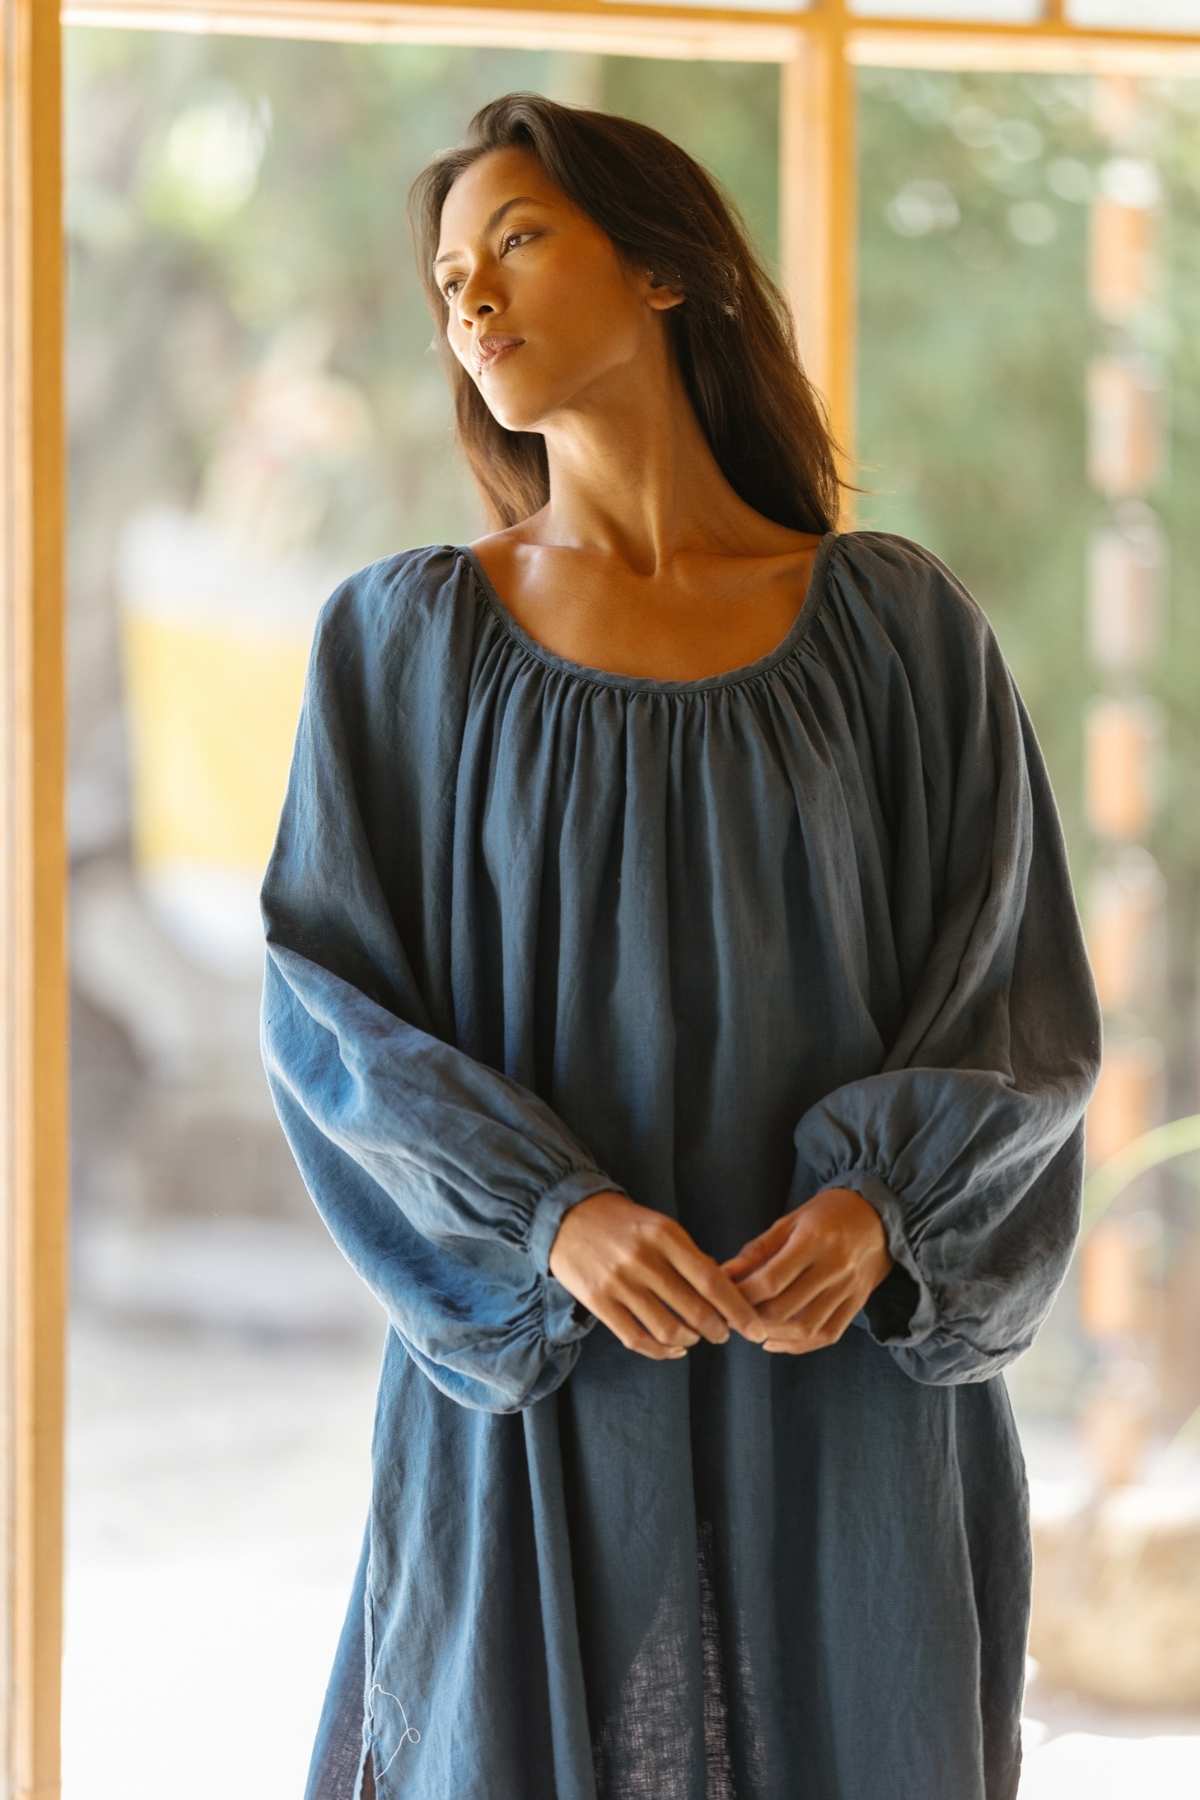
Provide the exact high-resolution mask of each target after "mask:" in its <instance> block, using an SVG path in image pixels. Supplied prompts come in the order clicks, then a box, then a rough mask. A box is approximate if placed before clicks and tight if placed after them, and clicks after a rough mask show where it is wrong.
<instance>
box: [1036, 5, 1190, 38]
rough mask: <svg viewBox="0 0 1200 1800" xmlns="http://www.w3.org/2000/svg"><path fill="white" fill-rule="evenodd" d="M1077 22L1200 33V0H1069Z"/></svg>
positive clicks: (1071, 15) (1069, 9) (1069, 10)
mask: <svg viewBox="0 0 1200 1800" xmlns="http://www.w3.org/2000/svg"><path fill="white" fill-rule="evenodd" d="M1067 17H1068V19H1069V20H1070V21H1071V23H1072V24H1073V25H1113V26H1124V27H1125V28H1126V29H1127V30H1129V31H1135V30H1136V31H1190V32H1196V33H1200V0H1067Z"/></svg>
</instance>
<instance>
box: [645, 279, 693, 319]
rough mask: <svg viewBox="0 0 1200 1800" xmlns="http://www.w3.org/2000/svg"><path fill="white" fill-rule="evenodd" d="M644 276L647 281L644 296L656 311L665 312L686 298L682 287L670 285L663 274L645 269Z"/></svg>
mask: <svg viewBox="0 0 1200 1800" xmlns="http://www.w3.org/2000/svg"><path fill="white" fill-rule="evenodd" d="M646 276H647V280H648V283H649V287H648V290H647V293H646V298H647V300H648V301H649V302H650V304H651V306H653V307H654V309H655V311H656V312H665V311H666V310H667V309H668V308H669V307H672V306H681V305H682V304H683V302H684V301H685V300H686V299H687V295H686V294H685V293H684V291H683V289H682V288H678V287H672V286H671V283H670V282H669V281H668V280H667V278H666V276H665V275H660V274H658V273H657V271H656V270H654V269H647V271H646Z"/></svg>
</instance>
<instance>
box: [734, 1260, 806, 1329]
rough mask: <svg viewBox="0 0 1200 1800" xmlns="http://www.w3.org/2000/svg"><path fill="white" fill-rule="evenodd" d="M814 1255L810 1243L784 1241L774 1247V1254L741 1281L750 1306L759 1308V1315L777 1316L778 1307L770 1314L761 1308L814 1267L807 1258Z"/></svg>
mask: <svg viewBox="0 0 1200 1800" xmlns="http://www.w3.org/2000/svg"><path fill="white" fill-rule="evenodd" d="M815 1254H816V1252H815V1251H814V1249H813V1248H812V1246H807V1245H803V1244H796V1243H794V1242H792V1243H787V1244H784V1245H783V1246H782V1247H781V1248H780V1249H778V1250H776V1252H775V1253H774V1255H773V1256H769V1257H768V1258H767V1260H766V1262H764V1263H762V1264H761V1265H760V1266H759V1267H758V1268H757V1269H753V1270H751V1272H750V1274H749V1275H747V1276H745V1277H744V1279H743V1280H742V1281H741V1283H740V1290H741V1292H742V1293H743V1294H744V1295H745V1297H746V1299H747V1300H749V1302H750V1303H751V1305H752V1306H754V1307H755V1308H756V1309H757V1310H758V1312H759V1315H760V1317H765V1318H771V1317H776V1318H778V1317H779V1316H780V1314H779V1308H778V1306H777V1307H776V1308H775V1311H774V1313H773V1314H772V1313H771V1312H769V1311H768V1312H766V1313H764V1312H763V1307H764V1306H765V1304H766V1302H767V1301H769V1300H771V1301H774V1300H778V1298H779V1296H780V1295H781V1294H785V1293H787V1291H788V1290H789V1289H790V1288H792V1287H793V1286H794V1285H795V1283H796V1282H797V1280H798V1279H800V1278H801V1277H802V1276H804V1275H805V1274H807V1273H808V1272H809V1271H810V1270H811V1269H812V1268H813V1267H814V1266H815V1264H814V1263H813V1262H810V1261H808V1260H807V1259H808V1258H809V1257H812V1256H815Z"/></svg>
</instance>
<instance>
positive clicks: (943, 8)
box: [850, 0, 1042, 25]
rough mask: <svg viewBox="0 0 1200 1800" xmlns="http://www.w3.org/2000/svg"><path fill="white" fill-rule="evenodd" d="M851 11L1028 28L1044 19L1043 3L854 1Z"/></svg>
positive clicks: (880, 16)
mask: <svg viewBox="0 0 1200 1800" xmlns="http://www.w3.org/2000/svg"><path fill="white" fill-rule="evenodd" d="M850 10H851V12H855V13H862V14H863V15H864V16H866V17H870V18H875V19H949V20H964V19H965V20H974V21H976V22H977V23H979V24H981V25H982V24H988V25H997V24H1000V25H1028V24H1030V23H1032V21H1033V20H1035V19H1038V18H1040V17H1041V10H1042V9H1041V4H1040V0H850Z"/></svg>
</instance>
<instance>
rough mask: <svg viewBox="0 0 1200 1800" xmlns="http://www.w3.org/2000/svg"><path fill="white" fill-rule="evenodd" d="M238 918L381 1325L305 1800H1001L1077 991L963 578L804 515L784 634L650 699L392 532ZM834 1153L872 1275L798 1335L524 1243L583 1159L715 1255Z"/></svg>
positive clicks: (597, 1178) (331, 1210)
mask: <svg viewBox="0 0 1200 1800" xmlns="http://www.w3.org/2000/svg"><path fill="white" fill-rule="evenodd" d="M261 901H262V915H263V922H264V928H265V939H266V955H265V973H264V985H263V994H262V1011H261V1049H262V1056H263V1064H264V1068H265V1071H266V1075H267V1080H268V1084H269V1087H270V1090H271V1094H272V1098H273V1101H274V1104H275V1107H276V1109H277V1111H278V1115H279V1120H280V1123H281V1125H282V1128H283V1131H284V1133H285V1135H286V1137H287V1140H288V1142H289V1144H290V1146H291V1150H292V1153H293V1155H294V1158H295V1161H296V1163H297V1166H298V1169H299V1172H300V1175H301V1176H302V1178H303V1184H304V1186H305V1187H306V1188H307V1190H308V1193H309V1194H310V1195H311V1197H312V1201H313V1202H314V1203H315V1205H316V1207H317V1208H318V1210H319V1212H320V1214H321V1216H322V1218H323V1219H324V1221H325V1224H326V1225H327V1226H328V1229H329V1232H330V1233H331V1235H332V1237H333V1238H334V1240H335V1242H336V1244H337V1245H338V1247H339V1248H340V1249H341V1251H342V1252H343V1254H344V1255H345V1257H346V1258H347V1260H348V1261H349V1263H350V1264H351V1266H352V1267H353V1268H354V1269H355V1270H356V1271H357V1272H358V1274H359V1276H361V1278H362V1280H363V1281H364V1282H365V1283H366V1284H367V1286H368V1288H369V1289H370V1291H371V1292H372V1293H373V1294H374V1296H375V1297H376V1299H377V1300H378V1301H379V1303H380V1306H381V1307H382V1309H383V1311H384V1313H385V1315H386V1328H385V1333H384V1340H383V1349H382V1356H381V1364H380V1374H379V1390H378V1398H377V1405H376V1411H375V1416H374V1426H373V1432H372V1439H371V1470H372V1479H371V1490H370V1496H369V1506H368V1517H367V1523H366V1530H365V1533H364V1537H363V1541H362V1549H361V1556H360V1560H359V1565H358V1570H357V1575H356V1578H355V1581H354V1584H353V1591H352V1593H351V1596H350V1602H349V1609H348V1612H347V1615H346V1621H345V1626H344V1629H343V1631H342V1635H341V1638H340V1641H339V1643H338V1645H337V1647H336V1653H335V1657H334V1664H333V1670H332V1674H331V1677H330V1681H329V1686H328V1691H327V1694H326V1698H325V1703H324V1707H323V1709H322V1712H321V1716H320V1719H319V1721H318V1722H317V1729H316V1739H315V1743H314V1745H313V1749H312V1759H311V1765H310V1769H309V1775H308V1785H307V1790H306V1800H364V1797H366V1796H371V1795H375V1796H378V1797H379V1800H401V1796H403V1800H1012V1796H1014V1795H1015V1794H1016V1791H1017V1785H1018V1775H1019V1769H1020V1761H1021V1736H1020V1719H1021V1701H1022V1692H1023V1683H1024V1672H1025V1651H1026V1634H1027V1626H1028V1615H1029V1599H1030V1575H1031V1554H1030V1537H1029V1515H1028V1485H1027V1473H1026V1466H1025V1461H1024V1457H1023V1454H1022V1449H1021V1445H1020V1440H1019V1438H1018V1435H1017V1431H1016V1427H1015V1423H1014V1417H1013V1412H1012V1407H1011V1404H1010V1399H1009V1395H1008V1391H1007V1388H1006V1386H1005V1382H1004V1377H1003V1374H1002V1371H1003V1370H1004V1368H1005V1366H1006V1365H1007V1364H1008V1363H1010V1362H1011V1361H1012V1360H1013V1358H1014V1357H1017V1356H1019V1355H1020V1354H1021V1353H1022V1352H1023V1351H1024V1350H1026V1349H1027V1348H1028V1347H1029V1345H1030V1344H1031V1343H1032V1341H1033V1339H1034V1337H1035V1334H1036V1333H1037V1331H1038V1329H1039V1326H1040V1325H1041V1323H1042V1321H1043V1319H1044V1318H1045V1316H1046V1314H1047V1312H1048V1310H1049V1308H1050V1305H1051V1302H1052V1300H1053V1298H1054V1296H1055V1294H1056V1292H1057V1290H1058V1289H1059V1287H1060V1285H1061V1283H1062V1280H1063V1278H1064V1276H1065V1274H1066V1270H1067V1265H1068V1262H1069V1259H1070V1257H1071V1254H1072V1252H1073V1249H1074V1245H1075V1242H1076V1240H1077V1235H1078V1228H1079V1219H1080V1200H1081V1191H1082V1163H1083V1119H1084V1111H1085V1107H1086V1104H1087V1101H1088V1098H1089V1096H1090V1095H1091V1093H1092V1091H1093V1088H1094V1086H1095V1083H1096V1080H1097V1078H1098V1074H1099V1067H1100V1060H1101V1021H1100V1012H1099V1006H1098V1002H1097V996H1096V990H1095V985H1094V981H1093V975H1092V970H1091V968H1090V965H1089V962H1088V958H1087V954H1086V951H1085V945H1084V941H1083V937H1082V932H1081V927H1080V920H1079V916H1078V912H1077V908H1076V903H1075V899H1074V895H1073V892H1072V886H1071V881H1070V877H1069V872H1068V864H1067V859H1066V853H1065V846H1064V841H1063V834H1062V829H1061V823H1060V818H1059V814H1058V812H1057V808H1056V803H1055V800H1054V797H1053V794H1052V790H1051V787H1050V783H1049V781H1048V778H1047V773H1046V768H1045V764H1044V761H1043V757H1042V754H1041V751H1040V748H1039V744H1038V741H1037V739H1036V737H1035V735H1034V731H1033V728H1032V726H1031V724H1030V720H1029V717H1028V714H1027V712H1026V710H1025V705H1024V702H1023V700H1022V698H1021V696H1020V694H1019V692H1018V690H1017V688H1016V686H1015V685H1014V681H1013V677H1012V674H1011V672H1010V670H1009V668H1008V666H1007V664H1006V662H1005V659H1004V657H1003V655H1002V653H1001V650H1000V647H999V644H998V641H997V638H996V636H995V635H994V632H993V629H992V627H991V625H990V623H989V621H988V619H987V617H986V615H985V613H984V611H983V609H982V607H981V605H980V604H979V602H978V601H977V600H976V599H975V598H974V597H973V596H972V595H971V594H970V593H969V592H968V591H967V590H966V588H965V587H964V586H963V584H962V583H961V582H960V581H959V579H958V578H957V577H956V576H955V575H954V574H952V573H951V571H950V570H949V569H948V568H947V566H946V565H945V564H944V563H943V562H942V561H941V560H940V559H939V558H938V557H937V556H936V555H934V554H933V553H932V552H931V551H930V550H928V549H926V548H924V547H923V546H922V545H920V544H918V543H917V542H915V541H914V540H912V539H910V538H906V537H903V536H900V535H899V534H897V533H894V532H888V531H876V530H848V531H843V532H840V533H839V532H835V531H834V532H829V533H827V534H826V535H825V536H824V537H823V538H822V540H821V543H820V547H819V550H818V554H817V558H816V562H815V565H814V568H813V572H812V577H811V582H810V586H809V590H808V593H807V596H806V597H805V598H804V603H803V605H802V606H801V607H800V610H799V612H798V614H797V616H796V619H795V621H794V623H793V625H792V628H791V630H790V631H789V632H788V634H787V636H786V637H785V638H784V640H783V641H782V642H781V643H780V644H778V645H777V646H776V648H775V649H774V650H772V651H770V652H768V653H767V654H766V655H764V656H762V657H760V658H758V659H757V660H756V661H755V662H752V663H748V664H746V665H743V666H742V667H740V668H737V669H734V670H730V671H728V672H726V673H723V674H719V675H716V676H713V677H710V678H708V679H702V680H690V681H668V680H659V679H656V678H653V677H640V676H627V675H622V674H619V673H614V672H611V671H603V670H596V669H591V668H588V667H586V666H584V665H581V664H578V663H575V662H572V661H570V660H569V659H567V658H565V657H562V656H560V655H558V654H556V653H554V652H553V651H551V650H549V649H548V648H547V647H546V646H543V645H541V644H539V643H538V642H537V641H536V640H535V639H534V638H533V637H532V636H530V634H529V633H528V632H527V631H526V630H525V629H524V628H523V627H522V626H521V625H520V623H519V621H518V620H517V619H516V618H515V616H513V615H512V613H510V612H509V611H508V610H507V609H506V607H505V606H504V603H503V601H502V600H501V598H500V596H499V595H498V594H497V593H496V591H495V589H494V587H493V586H492V584H491V582H490V581H489V579H488V577H487V574H486V572H485V571H484V569H483V567H482V564H481V563H480V562H479V561H478V558H477V557H476V556H475V555H474V553H473V552H472V551H471V549H470V548H469V547H468V546H464V545H449V544H435V545H425V546H422V547H420V548H417V549H409V550H405V551H402V552H399V553H398V554H395V555H390V556H387V557H384V558H382V559H380V560H379V561H377V562H373V563H371V564H370V565H369V566H367V567H365V568H363V569H361V570H359V571H357V572H356V573H354V574H352V575H350V576H349V577H348V578H347V579H345V580H344V581H342V582H341V583H340V584H339V585H338V586H337V587H336V588H335V590H334V591H333V593H332V594H330V595H329V597H328V598H327V599H326V600H325V602H324V604H323V605H322V607H321V609H320V611H319V613H318V616H317V621H316V625H315V629H314V634H313V640H312V647H311V652H310V657H309V664H308V670H307V675H306V680H305V687H304V694H303V701H302V706H301V711H300V717H299V722H298V726H297V730H296V737H295V742H294V747H293V752H292V761H291V768H290V774H289V777H288V785H287V788H286V793H285V798H284V802H283V808H282V815H281V817H280V821H279V827H278V834H277V837H276V840H275V844H274V848H273V850H272V853H271V856H270V859H269V862H268V864H267V868H266V873H265V877H264V880H263V883H262V890H261ZM828 1186H847V1187H851V1188H854V1189H856V1190H857V1191H858V1192H859V1193H861V1194H862V1195H863V1196H864V1198H865V1199H866V1200H867V1201H869V1202H870V1204H871V1205H872V1206H873V1207H874V1208H875V1209H876V1210H877V1211H878V1213H879V1215H880V1217H881V1219H882V1221H883V1226H884V1230H885V1232H886V1236H887V1242H888V1246H889V1249H890V1251H891V1254H892V1256H893V1257H894V1259H895V1266H894V1268H893V1269H892V1270H891V1271H890V1272H889V1274H888V1275H887V1277H886V1278H885V1280H884V1281H883V1282H882V1283H881V1284H880V1285H879V1286H878V1287H877V1288H876V1289H875V1291H874V1292H873V1294H872V1295H871V1296H870V1298H869V1300H868V1301H867V1303H866V1304H865V1306H864V1308H863V1310H862V1311H861V1312H860V1313H859V1314H858V1315H857V1316H856V1318H855V1319H854V1320H853V1322H852V1327H851V1328H848V1329H847V1330H846V1331H845V1332H844V1333H843V1334H842V1337H841V1339H840V1340H839V1341H838V1342H837V1343H835V1344H832V1345H828V1346H826V1347H824V1348H822V1349H820V1350H817V1351H813V1352H810V1353H808V1354H804V1355H791V1354H786V1353H784V1354H780V1353H771V1352H767V1351H764V1350H762V1349H760V1348H759V1347H758V1346H757V1345H754V1344H752V1343H750V1342H748V1341H747V1340H745V1339H743V1338H741V1337H740V1336H738V1335H737V1334H736V1333H733V1334H732V1335H731V1336H730V1339H729V1342H728V1343H727V1344H724V1345H720V1346H717V1345H710V1344H708V1343H707V1342H706V1341H705V1340H703V1339H702V1340H701V1342H700V1343H699V1344H698V1345H696V1347H695V1348H694V1349H693V1350H692V1351H691V1352H690V1353H689V1354H688V1355H687V1356H686V1357H684V1358H681V1359H680V1360H678V1361H674V1362H669V1361H657V1360H652V1359H650V1358H648V1357H644V1356H641V1355H638V1354H637V1353H635V1352H633V1351H631V1350H628V1349H626V1348H625V1346H624V1345H623V1344H622V1343H621V1342H620V1340H619V1339H618V1338H617V1337H616V1335H615V1334H614V1333H613V1332H611V1331H610V1330H609V1329H608V1327H607V1326H605V1325H604V1324H602V1323H601V1322H600V1321H599V1320H598V1319H597V1318H596V1317H595V1316H594V1315H593V1314H591V1313H590V1312H588V1311H587V1309H586V1308H585V1307H584V1306H582V1305H581V1304H580V1303H578V1302H577V1301H575V1299H574V1298H573V1296H572V1295H571V1294H570V1293H569V1292H568V1290H567V1289H566V1288H565V1287H564V1286H563V1285H562V1284H561V1283H560V1282H559V1281H557V1280H556V1279H555V1278H554V1277H553V1276H552V1275H551V1274H550V1273H549V1268H548V1257H549V1252H550V1247H551V1244H552V1241H553V1238H554V1234H555V1232H556V1230H557V1228H558V1226H559V1223H560V1221H561V1220H562V1217H563V1215H564V1213H565V1212H566V1210H567V1208H568V1207H570V1206H572V1205H573V1204H574V1203H575V1202H577V1201H579V1200H581V1199H583V1198H585V1197H586V1196H587V1195H589V1194H593V1193H597V1192H599V1191H601V1190H602V1189H609V1188H615V1189H618V1190H619V1191H622V1192H624V1193H627V1194H629V1195H630V1196H631V1197H632V1198H634V1199H635V1200H637V1201H638V1202H639V1203H640V1204H642V1205H644V1206H648V1207H652V1208H656V1209H658V1210H659V1211H661V1212H663V1213H665V1214H666V1215H668V1216H669V1217H670V1218H673V1219H677V1220H679V1221H680V1222H681V1223H682V1224H683V1225H684V1226H685V1227H686V1228H687V1230H688V1231H689V1232H690V1233H691V1235H692V1237H693V1238H694V1239H695V1241H696V1243H697V1244H698V1245H699V1246H700V1248H701V1249H702V1250H704V1251H705V1252H707V1253H708V1254H709V1255H711V1256H713V1257H714V1258H716V1259H717V1260H722V1259H724V1258H726V1257H728V1256H730V1255H732V1254H733V1253H734V1252H735V1251H736V1250H738V1249H739V1248H740V1247H741V1245H742V1244H743V1243H744V1242H745V1240H746V1239H747V1238H749V1237H751V1236H752V1235H754V1234H756V1233H758V1232H760V1231H762V1230H763V1229H765V1227H766V1226H767V1225H768V1224H769V1223H770V1222H771V1221H772V1220H773V1219H775V1218H776V1217H778V1216H779V1214H781V1213H782V1212H784V1211H787V1210H790V1209H791V1208H793V1207H796V1206H800V1205H803V1204H804V1202H805V1201H806V1200H807V1199H809V1198H810V1197H811V1196H812V1195H813V1194H815V1193H816V1192H817V1191H818V1190H820V1189H821V1188H824V1187H828Z"/></svg>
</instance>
